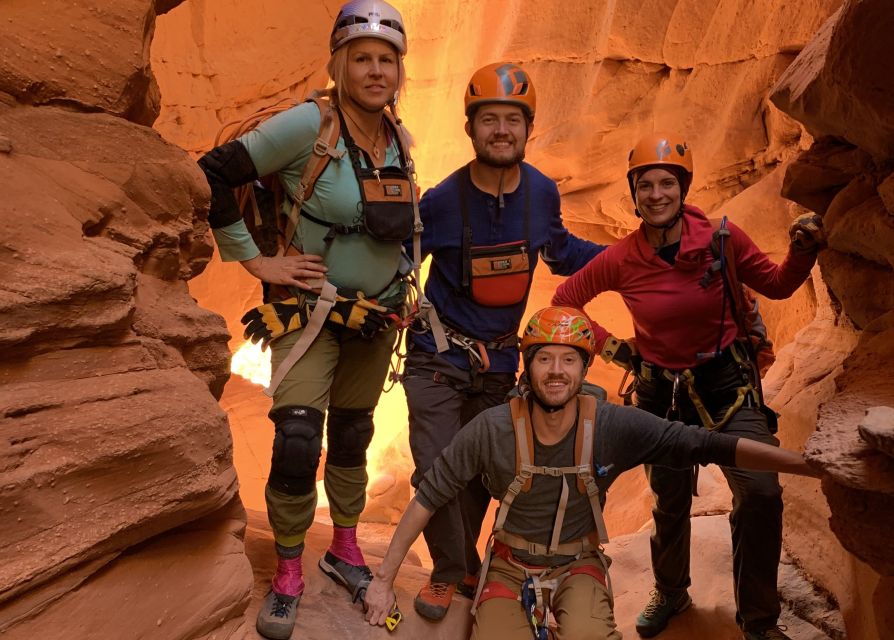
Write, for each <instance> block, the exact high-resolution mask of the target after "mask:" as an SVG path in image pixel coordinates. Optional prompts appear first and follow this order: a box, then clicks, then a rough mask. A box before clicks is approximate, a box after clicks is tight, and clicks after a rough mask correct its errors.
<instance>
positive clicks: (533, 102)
mask: <svg viewBox="0 0 894 640" xmlns="http://www.w3.org/2000/svg"><path fill="white" fill-rule="evenodd" d="M465 103H466V117H467V118H471V117H472V115H473V114H474V113H475V110H476V109H477V108H478V107H480V106H481V105H483V104H492V103H499V104H512V105H516V106H519V107H521V109H522V111H524V112H525V115H526V116H527V117H528V120H529V121H531V122H533V120H534V112H535V111H536V110H537V94H536V93H535V92H534V83H533V82H531V76H529V75H528V73H527V72H526V71H525V70H524V69H522V68H521V67H519V66H518V65H515V64H512V63H510V62H496V63H494V64H489V65H487V66H486V67H481V68H480V69H478V71H476V72H475V73H474V74H473V75H472V79H471V80H469V84H468V86H466V99H465Z"/></svg>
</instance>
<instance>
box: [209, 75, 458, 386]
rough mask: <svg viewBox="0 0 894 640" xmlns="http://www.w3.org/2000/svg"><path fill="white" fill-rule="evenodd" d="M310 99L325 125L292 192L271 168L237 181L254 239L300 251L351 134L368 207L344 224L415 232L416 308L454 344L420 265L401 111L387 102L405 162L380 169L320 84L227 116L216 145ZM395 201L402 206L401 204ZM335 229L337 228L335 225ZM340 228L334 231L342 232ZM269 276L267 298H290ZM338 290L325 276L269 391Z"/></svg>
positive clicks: (383, 233)
mask: <svg viewBox="0 0 894 640" xmlns="http://www.w3.org/2000/svg"><path fill="white" fill-rule="evenodd" d="M302 102H313V103H314V104H315V105H316V107H317V109H318V110H319V112H320V128H319V130H318V132H317V138H316V140H315V141H314V144H313V147H312V150H311V156H310V158H309V159H308V161H307V163H306V164H305V166H304V170H303V171H302V173H301V178H300V179H299V181H298V184H297V185H296V187H295V189H294V191H293V192H292V193H288V194H287V193H284V189H283V187H282V182H281V181H280V179H279V176H278V175H277V174H276V173H273V174H270V175H268V176H263V177H262V178H260V180H258V181H257V183H255V184H247V185H242V186H240V187H237V188H236V189H234V195H235V197H236V201H237V203H238V204H239V208H240V210H241V212H242V218H243V220H244V221H245V225H246V227H247V228H248V231H249V233H251V236H252V239H253V240H254V242H255V244H256V245H257V247H258V249H259V250H260V251H261V255H264V256H282V255H288V254H296V253H298V252H297V250H296V249H295V247H294V245H293V244H292V238H293V237H294V235H295V231H296V230H297V228H298V222H299V218H300V216H301V215H302V214H303V213H304V214H305V215H306V213H305V212H303V210H302V206H303V205H304V203H305V202H306V201H307V199H308V198H310V196H311V195H312V194H313V190H314V186H315V185H316V183H317V180H318V179H319V177H320V176H321V175H322V173H323V171H325V170H326V167H327V166H328V165H329V162H330V161H331V160H333V159H335V160H340V159H341V158H343V157H344V155H345V152H343V151H339V150H338V149H337V145H338V140H339V138H340V137H341V136H342V135H344V136H345V146H346V147H347V149H348V152H349V154H350V155H351V164H352V167H353V168H354V172H355V175H356V176H357V180H358V184H359V186H360V194H361V204H362V209H361V215H360V220H359V221H358V224H357V225H353V226H351V227H350V228H344V229H336V230H335V232H334V235H337V234H338V233H339V231H342V232H345V233H362V232H365V233H369V234H370V235H371V236H374V237H376V238H377V239H384V240H392V239H393V240H405V239H406V238H408V237H410V236H411V235H412V238H413V255H412V256H411V259H412V276H411V277H410V281H411V282H412V284H413V292H414V295H415V301H414V303H413V305H412V306H413V309H412V310H411V311H410V314H409V315H410V316H411V317H414V316H415V317H419V318H421V319H422V320H424V321H426V322H427V323H428V324H429V325H430V326H431V327H432V334H433V336H434V338H435V344H436V346H437V350H438V353H441V352H444V351H447V349H448V348H449V345H448V342H447V337H446V334H445V332H444V327H443V325H442V324H441V321H440V319H439V318H438V315H437V312H436V311H435V308H434V306H432V304H431V302H429V300H428V299H427V298H426V296H425V294H424V293H423V291H422V287H421V282H422V278H421V276H420V268H421V264H422V248H421V236H422V221H421V219H420V217H419V202H418V195H417V190H416V183H415V168H414V163H413V159H412V158H411V156H410V154H409V134H408V133H407V132H406V129H404V126H403V124H402V123H401V121H400V120H399V119H398V118H397V117H396V115H395V114H394V113H393V112H392V111H390V110H387V109H386V110H385V111H384V116H385V123H386V126H387V127H389V130H390V131H391V134H392V135H393V136H394V139H395V140H396V141H397V145H398V150H399V157H400V163H401V166H400V168H395V167H390V168H389V167H383V168H380V169H376V168H372V169H364V168H363V167H361V166H360V162H359V151H358V150H357V145H356V144H354V142H353V140H352V139H351V137H350V134H349V133H348V130H347V126H345V124H344V121H343V119H342V117H341V113H340V112H339V110H338V109H337V108H336V107H335V106H334V105H333V104H332V102H331V100H330V99H329V98H327V97H325V96H324V95H323V94H322V93H320V92H314V93H313V94H311V96H310V97H309V98H308V99H307V100H298V99H294V98H287V99H284V100H281V101H280V102H278V103H276V104H274V105H271V106H269V107H265V108H263V109H260V110H258V111H257V112H255V113H253V114H252V115H250V116H249V117H247V118H244V119H242V120H234V121H231V122H228V123H226V124H224V125H223V126H222V127H221V128H220V130H219V131H218V133H217V137H216V138H215V140H214V145H215V147H218V146H220V145H222V144H225V143H227V142H230V141H232V140H236V139H237V138H239V137H241V136H242V135H244V134H246V133H248V132H249V131H251V130H253V129H255V128H256V127H258V125H260V124H261V123H262V122H264V121H266V120H267V119H269V118H270V117H272V116H274V115H276V114H278V113H281V112H283V111H286V110H288V109H291V108H293V107H296V106H297V105H299V104H301V103H302ZM366 161H367V167H373V163H372V162H371V161H370V159H369V157H367V158H366ZM284 198H288V199H289V200H290V201H291V207H290V209H289V213H288V214H287V215H286V214H284V213H283V212H284V207H283V204H284ZM395 205H397V207H398V208H399V211H397V213H396V212H395ZM317 222H319V223H321V224H324V225H326V226H332V227H334V226H335V224H333V223H330V222H328V221H321V220H317ZM331 231H332V230H331V229H330V232H331ZM334 235H333V237H334ZM263 284H264V289H265V293H264V298H265V301H266V300H267V299H268V296H270V297H271V298H272V299H284V298H287V297H288V295H285V296H283V295H282V293H281V292H273V291H272V289H273V287H275V286H276V285H268V283H263ZM336 297H337V291H336V288H335V286H334V285H332V283H330V282H329V281H328V280H325V279H323V280H322V282H321V283H320V295H319V298H318V299H317V304H316V305H315V306H314V309H313V313H312V314H311V315H310V318H309V321H308V324H307V326H306V327H305V329H304V333H303V335H302V336H301V339H299V340H298V342H296V343H295V346H294V347H293V348H292V350H291V351H290V352H289V354H288V356H287V357H286V359H285V360H284V361H283V362H282V364H280V366H279V369H278V370H277V371H276V372H274V375H273V378H272V380H271V384H270V386H269V387H268V388H267V390H266V393H267V394H268V395H272V394H273V391H274V390H275V389H276V387H277V386H278V384H279V382H280V381H281V380H282V379H283V377H284V376H285V374H286V373H288V371H289V369H291V367H292V366H294V365H295V364H296V363H297V362H298V361H299V360H300V359H301V358H302V357H303V355H304V354H305V353H306V352H307V350H308V348H309V347H310V345H311V343H312V342H313V340H314V339H315V337H316V336H317V335H318V334H319V332H320V330H321V329H322V327H323V324H324V322H325V321H326V318H327V317H328V314H329V311H330V310H331V309H332V307H333V306H334V304H335V302H336Z"/></svg>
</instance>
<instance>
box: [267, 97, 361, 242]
mask: <svg viewBox="0 0 894 640" xmlns="http://www.w3.org/2000/svg"><path fill="white" fill-rule="evenodd" d="M310 101H312V102H313V103H314V104H315V105H317V109H319V110H320V130H319V132H318V135H317V139H316V140H315V141H314V146H313V150H312V153H311V156H310V158H308V160H307V164H305V165H304V171H303V172H302V173H301V179H300V180H299V181H298V184H297V185H296V186H295V192H294V193H293V194H292V198H291V199H292V208H291V209H290V210H289V219H288V222H287V223H286V227H285V230H284V232H283V236H282V238H281V239H280V240H281V242H280V253H279V255H284V254H285V251H286V249H287V248H288V246H289V245H290V244H291V243H292V238H293V237H294V235H295V230H296V229H297V228H298V218H299V217H300V216H301V207H302V206H303V205H304V202H305V201H306V200H307V199H308V198H310V196H311V194H312V193H313V190H314V186H315V185H316V184H317V179H318V178H319V177H320V176H321V175H322V173H323V171H325V170H326V167H327V166H328V164H329V160H331V159H333V158H334V159H336V160H340V159H341V158H342V157H343V156H344V155H345V152H344V151H338V150H337V149H336V145H337V144H338V137H339V135H340V133H341V132H340V130H339V125H338V119H337V118H335V117H334V115H333V112H334V111H335V109H334V107H333V106H332V105H331V104H330V103H328V102H324V101H323V99H322V97H321V96H320V95H319V94H318V93H316V92H315V93H314V94H313V95H311V97H310Z"/></svg>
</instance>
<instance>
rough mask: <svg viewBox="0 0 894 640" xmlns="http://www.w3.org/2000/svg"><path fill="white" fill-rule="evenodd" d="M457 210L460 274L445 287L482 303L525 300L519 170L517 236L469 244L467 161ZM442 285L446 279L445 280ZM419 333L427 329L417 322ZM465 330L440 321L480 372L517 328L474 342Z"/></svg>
mask: <svg viewBox="0 0 894 640" xmlns="http://www.w3.org/2000/svg"><path fill="white" fill-rule="evenodd" d="M458 178H459V180H458V182H459V208H460V213H461V215H462V236H461V241H460V242H461V248H460V252H461V253H460V255H461V258H460V260H461V275H460V286H459V288H456V287H451V288H452V289H453V292H454V294H456V295H458V296H464V297H466V298H469V299H470V300H472V301H473V302H475V303H476V304H479V305H481V306H482V307H511V306H515V305H517V304H520V303H521V302H523V301H524V300H525V298H526V297H527V295H528V291H529V289H530V287H531V277H532V273H531V271H532V270H531V259H530V251H531V186H530V181H529V180H528V179H527V178H525V177H524V174H523V170H522V180H521V185H520V186H521V188H522V189H523V190H524V221H523V225H524V227H523V229H524V230H523V238H522V239H521V240H514V241H511V242H503V243H500V244H491V245H473V244H472V219H471V214H470V211H469V194H470V193H471V192H472V189H473V185H472V178H471V173H470V168H469V165H466V166H465V167H463V168H462V169H460V170H459V172H458ZM433 271H434V273H437V274H438V276H439V277H440V278H441V279H442V281H444V282H445V283H447V280H446V278H445V276H444V275H443V274H442V273H441V271H440V270H438V268H437V267H436V266H434V265H433ZM447 284H448V286H450V285H449V283H447ZM420 324H421V327H422V329H423V331H424V332H427V331H428V330H429V329H430V327H429V326H428V325H427V323H425V322H422V323H420ZM467 333H468V331H467V330H464V329H462V328H460V327H455V326H450V325H449V324H447V323H445V334H446V337H447V340H448V341H449V342H450V343H452V344H454V345H456V346H458V347H460V348H461V349H463V350H465V351H466V352H467V353H468V355H469V361H470V362H471V364H472V369H473V371H475V372H476V373H485V372H486V371H487V370H488V369H489V368H490V359H489V357H488V355H487V351H488V349H490V350H499V349H517V348H518V338H517V337H516V333H517V329H513V330H512V331H511V332H509V333H507V334H505V335H503V336H500V337H498V338H495V339H493V340H490V341H487V340H479V339H478V338H473V337H470V336H468V335H467Z"/></svg>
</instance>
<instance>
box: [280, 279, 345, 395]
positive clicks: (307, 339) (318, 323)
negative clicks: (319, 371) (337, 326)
mask: <svg viewBox="0 0 894 640" xmlns="http://www.w3.org/2000/svg"><path fill="white" fill-rule="evenodd" d="M335 296H336V288H335V285H333V284H332V283H331V282H329V281H328V280H324V281H323V288H322V290H321V291H320V297H319V298H317V303H316V304H315V305H314V310H313V311H312V312H311V314H310V318H309V319H308V321H307V326H306V327H304V331H302V332H301V335H300V336H299V338H298V340H296V341H295V344H294V345H292V348H291V349H290V350H289V353H288V355H287V356H286V358H285V360H283V361H282V362H281V363H280V365H279V367H277V369H276V373H274V374H273V378H272V379H271V380H270V386H269V387H267V388H266V389H264V393H265V394H267V395H268V396H270V397H272V396H273V392H274V391H276V388H277V387H278V386H279V384H280V383H281V382H282V381H283V378H285V377H286V374H287V373H288V372H289V371H291V369H292V367H294V366H295V364H296V363H297V362H298V361H299V360H300V359H301V358H302V357H303V356H304V354H305V353H307V350H308V349H309V348H310V345H311V344H312V343H313V341H314V340H315V339H316V337H317V336H318V335H319V334H320V331H321V330H322V329H323V325H324V324H325V322H326V318H328V317H329V312H330V311H331V310H332V305H334V304H335Z"/></svg>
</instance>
